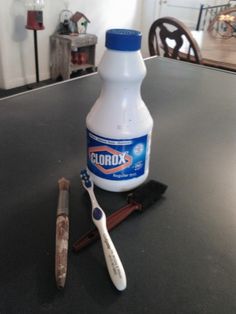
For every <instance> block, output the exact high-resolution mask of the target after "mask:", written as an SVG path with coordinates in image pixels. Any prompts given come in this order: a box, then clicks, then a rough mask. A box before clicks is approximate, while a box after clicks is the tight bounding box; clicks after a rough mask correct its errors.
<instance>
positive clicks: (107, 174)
mask: <svg viewBox="0 0 236 314" xmlns="http://www.w3.org/2000/svg"><path fill="white" fill-rule="evenodd" d="M141 38H142V36H141V33H140V32H138V31H135V30H128V29H111V30H108V31H107V32H106V48H107V50H106V51H105V53H104V55H103V58H102V60H101V62H100V66H99V67H98V73H99V75H100V77H101V79H102V81H103V85H102V90H101V94H100V96H99V98H98V99H97V101H96V102H95V104H94V106H93V107H92V109H91V111H90V112H89V114H88V116H87V119H86V125H87V145H88V147H87V154H88V155H87V167H88V170H89V173H90V175H91V178H92V180H93V181H94V183H95V184H96V185H97V186H99V187H100V188H102V189H104V190H108V191H114V192H121V191H127V190H131V189H133V188H135V187H137V186H138V185H140V184H141V183H143V182H144V181H145V179H146V178H147V176H148V171H149V155H150V146H151V133H152V127H153V120H152V117H151V115H150V113H149V111H148V109H147V107H146V105H145V104H144V102H143V100H142V98H141V94H140V87H141V83H142V80H143V78H144V76H145V75H146V67H145V64H144V61H143V59H142V56H141V52H140V47H141Z"/></svg>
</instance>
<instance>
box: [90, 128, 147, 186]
mask: <svg viewBox="0 0 236 314" xmlns="http://www.w3.org/2000/svg"><path fill="white" fill-rule="evenodd" d="M147 137H148V136H147V135H145V136H142V137H138V138H132V139H112V138H105V137H101V136H98V135H96V134H94V133H92V132H90V131H89V130H87V143H88V155H87V165H88V168H89V170H90V171H91V172H93V173H94V174H95V175H97V176H99V177H101V178H104V179H109V180H117V181H118V180H128V179H133V178H137V177H139V176H142V175H143V174H144V171H145V161H146V154H147Z"/></svg>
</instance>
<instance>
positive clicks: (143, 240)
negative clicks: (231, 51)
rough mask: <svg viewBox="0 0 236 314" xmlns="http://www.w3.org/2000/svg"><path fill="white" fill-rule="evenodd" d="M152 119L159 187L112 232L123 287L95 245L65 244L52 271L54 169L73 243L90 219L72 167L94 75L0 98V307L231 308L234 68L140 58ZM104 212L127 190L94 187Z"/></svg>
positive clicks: (8, 310) (25, 311)
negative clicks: (65, 186)
mask: <svg viewBox="0 0 236 314" xmlns="http://www.w3.org/2000/svg"><path fill="white" fill-rule="evenodd" d="M146 64H147V69H148V74H147V77H146V78H145V80H144V83H143V86H142V95H143V98H144V101H145V102H146V104H147V106H148V107H149V109H150V111H151V114H152V116H153V118H154V121H155V127H154V132H153V144H152V153H151V165H150V178H152V179H157V180H160V181H162V182H164V183H166V184H168V186H169V188H168V190H167V192H166V195H165V198H164V199H163V200H162V201H161V202H159V203H157V204H156V205H154V206H153V207H152V208H150V209H148V210H147V211H146V212H145V213H143V214H133V215H132V216H131V217H130V218H129V219H128V220H127V221H125V222H124V223H123V224H122V225H120V226H119V227H118V228H117V229H115V230H113V231H112V232H111V236H112V239H113V241H114V243H115V245H116V247H117V250H118V252H119V254H120V257H121V259H122V261H123V264H124V267H125V270H126V273H127V280H128V287H127V290H126V291H124V292H123V293H118V292H117V291H116V290H115V288H113V286H112V283H111V281H110V279H109V277H108V275H107V270H106V267H105V261H104V257H103V253H102V248H101V244H100V243H99V242H97V243H96V244H94V245H92V246H90V247H89V248H87V249H85V250H84V251H82V252H81V253H79V254H74V253H73V252H71V251H70V253H69V272H68V277H67V282H66V287H65V289H64V291H57V289H56V287H55V282H54V245H55V215H56V206H57V197H58V189H57V180H58V179H59V178H60V177H61V176H66V177H67V178H69V179H70V180H71V198H70V221H71V225H70V247H71V246H72V244H73V243H74V241H75V240H77V239H78V237H79V236H81V235H82V234H83V233H84V232H85V231H87V230H89V229H90V228H91V227H92V226H93V225H92V222H91V219H90V205H89V200H88V197H87V194H86V193H85V192H84V191H83V189H82V187H81V183H80V179H79V172H80V170H81V168H83V167H84V166H85V162H86V158H85V156H86V141H85V140H86V135H85V117H86V114H87V113H88V111H89V109H90V107H91V106H92V104H93V103H94V101H95V99H96V98H97V96H98V94H99V90H100V86H101V84H100V81H99V78H98V76H97V75H96V74H95V75H92V76H89V77H85V78H81V79H77V80H73V81H70V82H65V83H62V84H59V85H56V86H51V87H48V88H44V89H40V90H35V91H32V92H30V93H27V94H23V95H18V96H16V97H12V98H8V99H4V100H1V101H0V161H1V171H0V174H1V175H0V199H1V205H0V207H1V208H0V214H1V216H0V249H1V255H0V313H1V314H12V313H14V314H15V313H19V314H29V313H35V314H40V313H50V314H54V313H57V314H58V313H68V314H73V313H80V314H82V313H103V314H105V313H112V314H113V313H124V314H125V313H129V314H131V313H132V314H133V313H135V314H136V313H137V314H139V313H140V314H141V313H142V314H143V313H170V314H173V313H178V314H185V313H188V314H190V313H191V314H194V313H196V314H199V313H201V314H202V313H207V314H209V313H212V314H217V313H219V314H223V313H227V314H230V313H232V314H233V313H234V314H235V313H236V299H235V291H236V192H235V191H236V102H235V99H236V97H235V95H236V93H235V86H236V76H235V75H233V74H230V73H227V72H222V71H217V70H213V69H208V68H204V67H201V66H197V65H192V64H187V63H184V62H177V61H172V60H168V59H164V60H163V59H159V58H153V59H150V60H148V61H147V62H146ZM96 195H97V198H98V200H99V203H100V204H101V205H102V206H103V208H104V210H105V211H106V213H107V214H109V213H111V212H113V211H114V210H116V209H118V208H119V207H121V206H122V205H124V204H125V201H126V193H110V192H106V191H102V190H99V189H96Z"/></svg>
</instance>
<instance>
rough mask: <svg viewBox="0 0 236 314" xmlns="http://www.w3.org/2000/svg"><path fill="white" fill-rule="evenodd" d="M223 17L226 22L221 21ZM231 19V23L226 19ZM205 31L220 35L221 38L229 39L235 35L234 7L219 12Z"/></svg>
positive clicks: (235, 19) (235, 14)
mask: <svg viewBox="0 0 236 314" xmlns="http://www.w3.org/2000/svg"><path fill="white" fill-rule="evenodd" d="M223 16H225V17H226V20H224V19H222V17H223ZM229 17H231V18H233V20H232V21H230V20H229V21H227V18H229ZM207 30H208V31H209V32H211V33H213V32H215V33H216V34H219V35H221V36H222V37H231V36H233V35H234V34H235V33H236V7H232V8H229V9H226V10H223V11H221V12H220V13H219V14H217V15H216V16H215V17H214V18H213V19H212V21H211V22H210V23H209V26H208V28H207Z"/></svg>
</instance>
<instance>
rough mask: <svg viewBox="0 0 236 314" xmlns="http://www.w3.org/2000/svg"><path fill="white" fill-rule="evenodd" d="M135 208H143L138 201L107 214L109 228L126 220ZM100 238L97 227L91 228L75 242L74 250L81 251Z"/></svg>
mask: <svg viewBox="0 0 236 314" xmlns="http://www.w3.org/2000/svg"><path fill="white" fill-rule="evenodd" d="M135 210H141V205H140V204H138V203H135V202H133V203H130V204H128V205H126V206H124V207H122V208H120V209H118V210H117V211H115V212H114V213H113V214H111V215H110V216H107V229H108V231H110V230H112V229H113V228H115V227H116V226H117V225H119V224H120V223H121V222H122V221H123V220H125V219H126V218H127V217H128V216H129V215H130V214H132V212H134V211H135ZM97 239H99V233H98V230H97V229H96V228H94V229H92V230H90V231H89V232H87V233H85V234H84V235H83V236H82V237H80V238H79V239H78V240H77V241H76V242H75V243H74V244H73V250H74V252H79V251H80V250H81V249H83V248H84V247H86V246H88V245H89V244H91V243H93V242H94V241H96V240H97Z"/></svg>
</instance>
